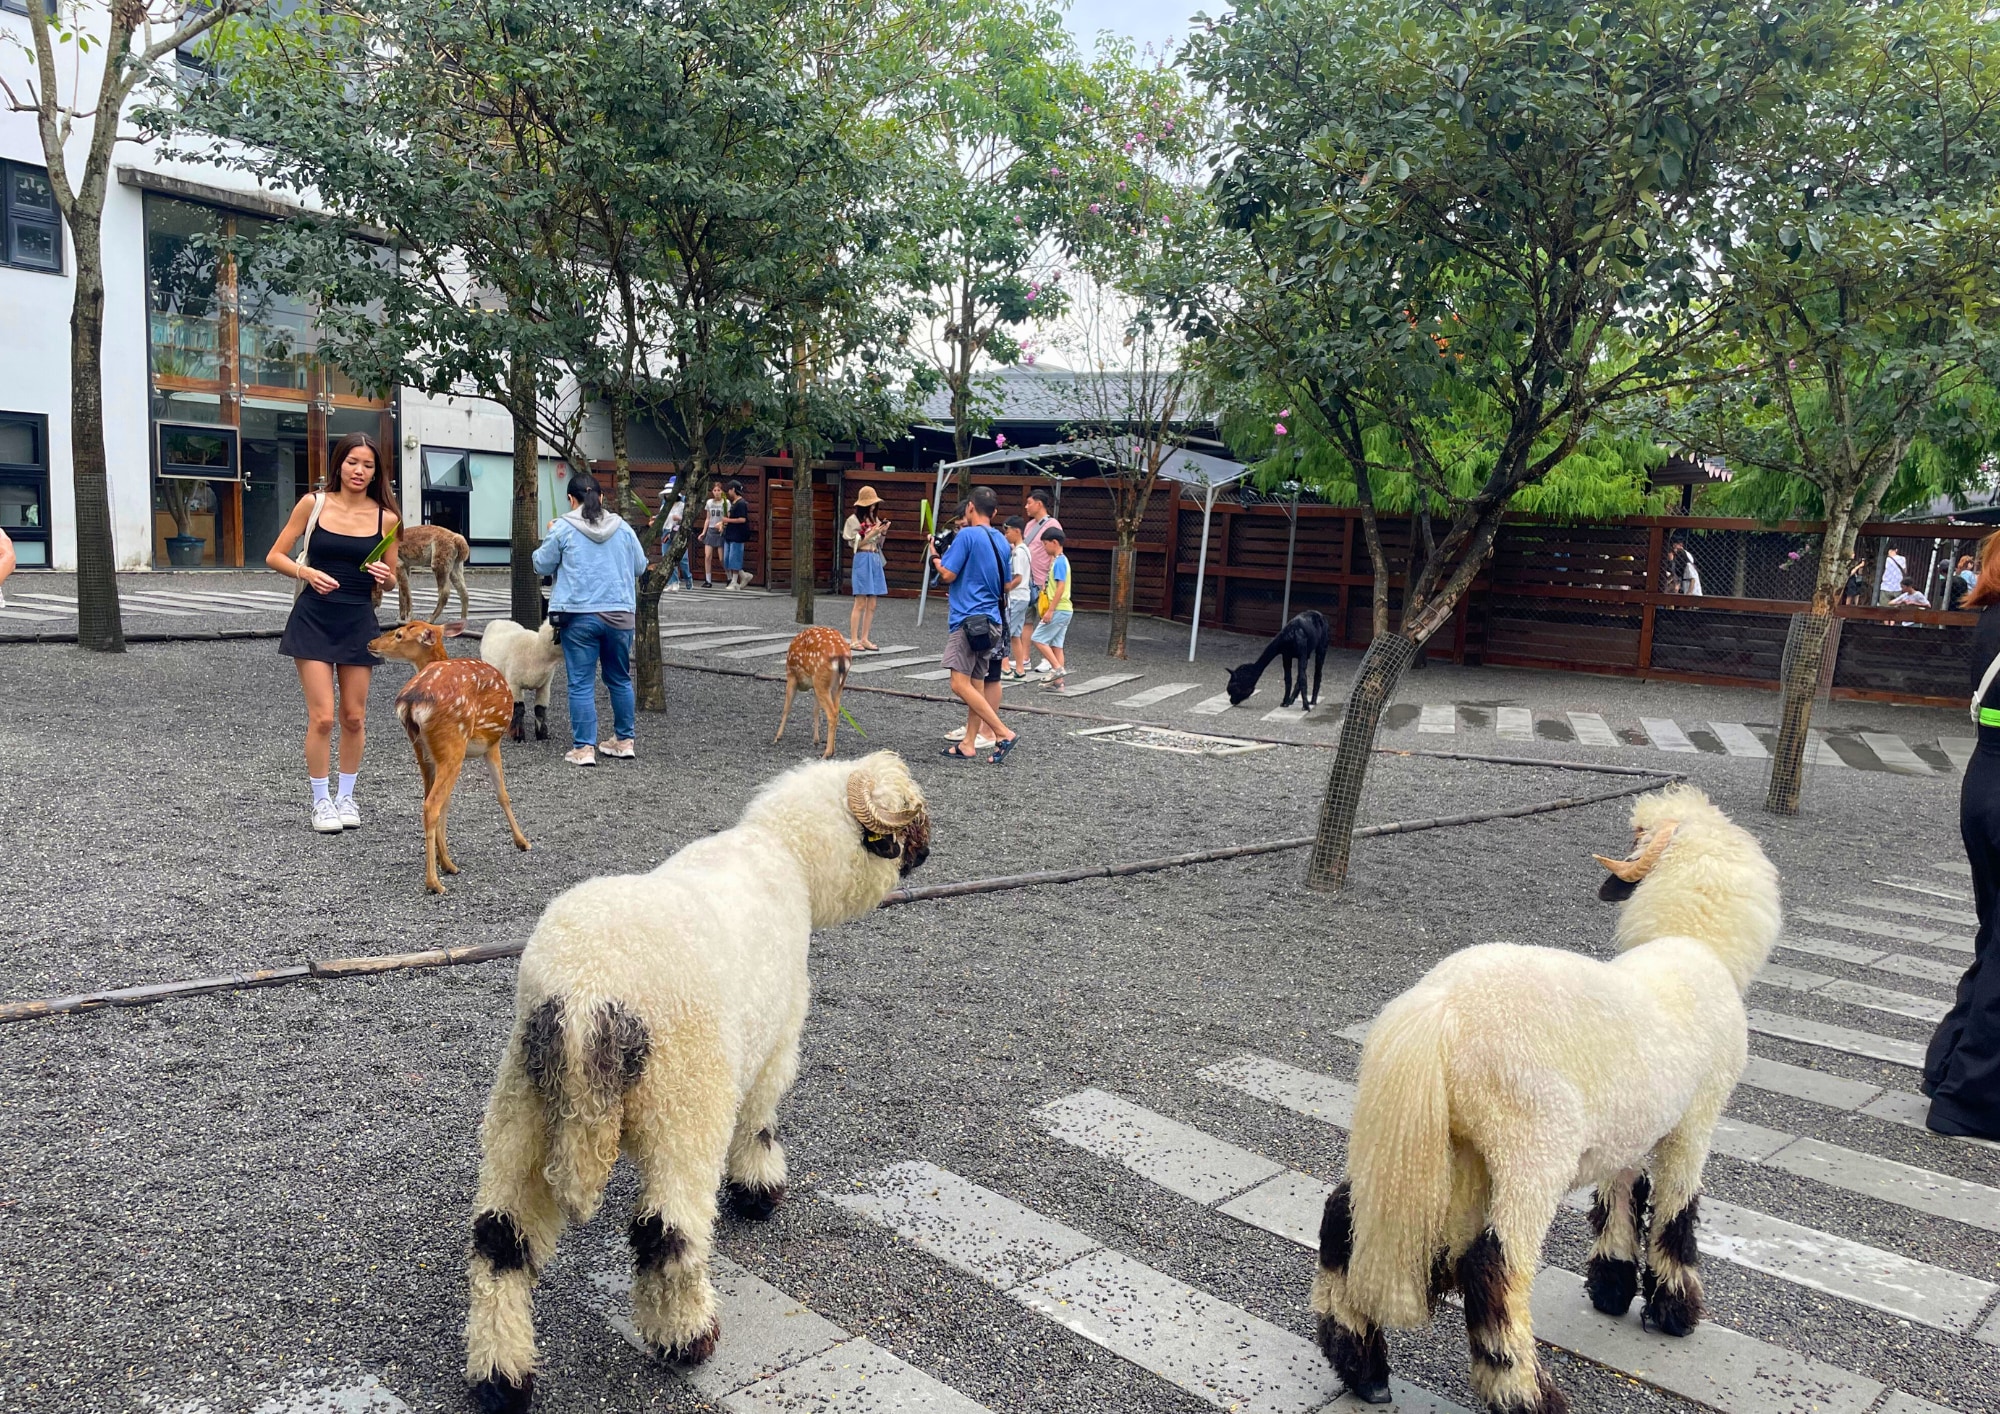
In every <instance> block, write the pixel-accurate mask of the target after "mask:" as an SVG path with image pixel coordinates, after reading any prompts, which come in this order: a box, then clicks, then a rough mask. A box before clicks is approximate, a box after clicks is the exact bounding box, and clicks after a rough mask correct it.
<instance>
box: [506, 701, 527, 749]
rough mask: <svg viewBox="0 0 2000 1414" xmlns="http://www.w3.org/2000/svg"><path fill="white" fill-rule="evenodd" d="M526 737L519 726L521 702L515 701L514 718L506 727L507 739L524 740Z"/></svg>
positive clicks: (525, 733)
mask: <svg viewBox="0 0 2000 1414" xmlns="http://www.w3.org/2000/svg"><path fill="white" fill-rule="evenodd" d="M527 739H528V734H527V732H525V731H523V730H522V728H521V704H520V703H518V702H516V703H515V704H514V720H513V722H512V723H511V724H510V725H509V726H508V728H507V740H509V741H526V740H527Z"/></svg>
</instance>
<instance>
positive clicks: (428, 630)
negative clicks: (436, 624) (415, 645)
mask: <svg viewBox="0 0 2000 1414" xmlns="http://www.w3.org/2000/svg"><path fill="white" fill-rule="evenodd" d="M437 641H438V638H437V630H436V629H434V628H432V627H430V626H429V625H428V624H427V625H425V627H424V631H423V632H422V633H420V634H418V635H417V642H419V643H421V644H423V645H424V647H426V648H429V647H430V646H431V645H433V644H434V643H436V642H437Z"/></svg>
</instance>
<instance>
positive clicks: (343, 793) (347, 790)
mask: <svg viewBox="0 0 2000 1414" xmlns="http://www.w3.org/2000/svg"><path fill="white" fill-rule="evenodd" d="M360 774H361V773H360V772H359V771H342V772H341V773H340V798H341V799H342V800H345V799H347V798H348V797H349V796H351V795H353V794H354V778H355V777H356V776H358V775H360Z"/></svg>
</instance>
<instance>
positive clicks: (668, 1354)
mask: <svg viewBox="0 0 2000 1414" xmlns="http://www.w3.org/2000/svg"><path fill="white" fill-rule="evenodd" d="M735 1103H736V1087H735V1085H734V1084H733V1083H732V1081H731V1078H730V1076H729V1074H728V1072H727V1071H726V1070H724V1069H722V1068H721V1067H719V1066H717V1065H714V1064H713V1063H711V1062H710V1061H709V1059H708V1058H706V1057H703V1056H702V1055H700V1054H699V1053H696V1052H690V1051H680V1052H678V1053H677V1052H676V1050H675V1047H674V1044H673V1042H672V1040H671V1039H670V1038H669V1039H667V1040H665V1041H662V1042H661V1043H660V1045H659V1046H658V1047H657V1048H656V1049H654V1050H653V1051H652V1052H651V1053H650V1054H649V1057H648V1059H647V1061H646V1064H645V1071H644V1074H643V1075H642V1076H641V1077H640V1079H639V1080H638V1082H637V1083H636V1084H635V1085H634V1086H633V1087H632V1088H631V1089H630V1090H628V1091H627V1092H626V1095H625V1115H626V1128H625V1136H624V1137H625V1146H626V1153H627V1154H628V1155H629V1156H630V1157H631V1159H632V1161H633V1163H634V1165H635V1166H636V1167H637V1168H638V1170H639V1180H640V1187H639V1200H638V1202H637V1203H635V1204H634V1205H633V1211H632V1227H631V1234H630V1236H631V1242H632V1324H633V1326H634V1328H636V1329H637V1331H638V1332H639V1336H640V1339H642V1340H643V1341H645V1343H646V1346H647V1348H648V1349H650V1350H651V1351H652V1352H653V1353H654V1354H655V1355H657V1356H658V1357H659V1358H660V1359H662V1360H664V1361H666V1362H667V1363H668V1364H672V1365H698V1364H700V1363H701V1362H702V1361H704V1360H706V1359H708V1357H709V1356H710V1355H711V1354H713V1353H714V1351H715V1345H716V1342H717V1340H719V1339H720V1338H721V1335H722V1322H721V1320H720V1318H719V1317H718V1316H717V1314H716V1309H715V1287H714V1284H713V1283H712V1282H711V1281H710V1280H709V1254H710V1252H711V1250H712V1249H713V1246H714V1241H715V1213H716V1207H715V1176H716V1173H717V1172H718V1171H719V1170H720V1169H721V1167H722V1158H723V1154H724V1152H725V1150H726V1149H727V1147H728V1144H729V1124H730V1119H731V1116H732V1113H733V1111H734V1109H735ZM636 1115H643V1116H647V1117H648V1122H646V1123H640V1124H634V1123H632V1118H633V1116H636ZM668 1116H671V1117H672V1118H671V1120H669V1119H668Z"/></svg>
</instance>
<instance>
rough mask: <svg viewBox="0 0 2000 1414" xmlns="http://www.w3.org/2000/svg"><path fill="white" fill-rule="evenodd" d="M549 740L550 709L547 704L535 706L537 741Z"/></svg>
mask: <svg viewBox="0 0 2000 1414" xmlns="http://www.w3.org/2000/svg"><path fill="white" fill-rule="evenodd" d="M548 739H549V709H548V706H547V704H546V703H541V702H537V703H536V704H535V740H536V741H547V740H548Z"/></svg>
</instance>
